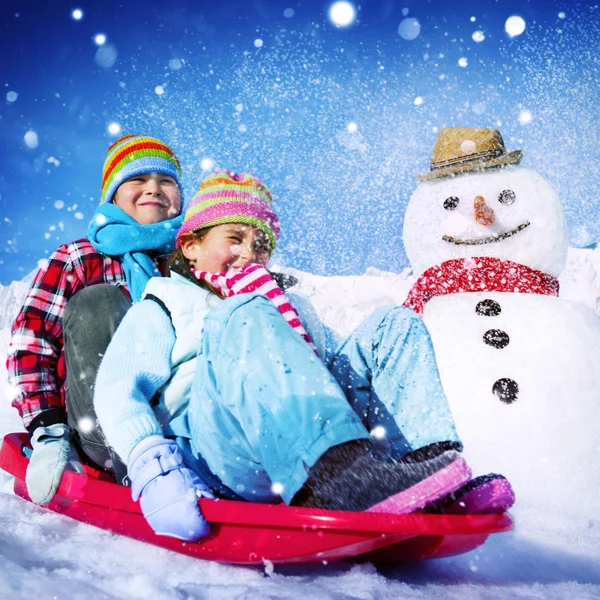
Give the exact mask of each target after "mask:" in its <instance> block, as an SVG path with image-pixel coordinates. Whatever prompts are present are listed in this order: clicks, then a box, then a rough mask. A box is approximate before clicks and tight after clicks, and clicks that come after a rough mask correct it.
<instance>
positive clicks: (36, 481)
mask: <svg viewBox="0 0 600 600" xmlns="http://www.w3.org/2000/svg"><path fill="white" fill-rule="evenodd" d="M70 440H71V430H70V429H69V427H68V426H67V425H65V424H63V423H55V424H54V425H50V426H49V427H38V428H37V429H36V430H35V431H34V432H33V435H32V436H31V445H32V447H33V450H32V452H31V458H30V459H29V465H28V466H27V473H26V474H25V483H26V484H27V491H28V492H29V497H30V498H31V499H32V500H33V501H34V502H35V503H36V504H41V505H42V506H46V505H47V504H50V502H51V501H52V498H54V494H56V490H57V489H58V486H59V485H60V480H61V478H62V474H63V473H64V471H65V469H67V468H69V469H71V470H73V471H78V472H80V473H81V472H83V467H82V466H81V462H80V461H79V457H78V456H77V451H76V450H75V448H73V446H71V442H70Z"/></svg>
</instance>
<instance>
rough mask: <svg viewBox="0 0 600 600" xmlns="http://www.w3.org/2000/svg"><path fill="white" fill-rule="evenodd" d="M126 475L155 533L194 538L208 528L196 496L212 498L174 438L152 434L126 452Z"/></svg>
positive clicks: (199, 537) (185, 539)
mask: <svg viewBox="0 0 600 600" xmlns="http://www.w3.org/2000/svg"><path fill="white" fill-rule="evenodd" d="M128 473H129V478H130V479H131V495H132V497H133V499H134V500H137V499H138V498H139V497H140V496H141V497H142V498H141V500H140V506H141V508H142V512H143V513H144V516H145V517H146V520H147V521H148V523H149V524H150V527H152V529H153V530H154V532H155V533H157V534H159V535H167V536H169V537H174V538H177V539H180V540H184V541H186V542H196V541H198V540H200V539H201V538H203V537H205V536H206V535H207V534H208V532H209V529H210V527H209V524H208V523H207V522H206V520H205V519H204V517H203V516H202V513H201V512H200V507H199V506H198V498H199V497H204V498H214V496H213V494H212V492H211V491H210V490H209V489H208V487H207V486H206V485H205V484H204V483H203V482H202V480H201V479H200V478H199V477H198V476H197V475H196V474H195V473H194V472H193V471H191V470H190V469H188V468H187V467H186V466H185V465H184V463H183V456H182V454H181V450H180V449H179V446H178V445H177V443H176V442H174V441H173V440H166V439H164V438H161V437H157V436H152V437H150V438H146V439H145V440H143V441H142V442H140V443H139V444H138V445H137V446H136V447H135V448H134V449H133V451H132V452H131V455H130V456H129V468H128Z"/></svg>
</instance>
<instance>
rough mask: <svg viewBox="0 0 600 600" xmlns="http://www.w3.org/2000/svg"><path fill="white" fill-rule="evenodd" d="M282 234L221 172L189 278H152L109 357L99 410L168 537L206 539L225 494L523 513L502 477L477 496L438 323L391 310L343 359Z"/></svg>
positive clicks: (178, 263) (184, 267)
mask: <svg viewBox="0 0 600 600" xmlns="http://www.w3.org/2000/svg"><path fill="white" fill-rule="evenodd" d="M278 236H279V221H278V219H277V216H276V214H275V213H274V211H273V208H272V205H271V195H270V193H269V190H268V189H267V187H266V186H265V184H264V183H262V182H261V181H260V180H259V179H257V178H255V177H253V176H251V175H248V174H245V173H242V174H241V175H236V174H235V173H231V172H217V173H214V174H212V175H209V176H208V177H207V178H206V179H205V180H204V181H203V182H202V184H201V186H200V189H199V191H198V193H197V195H196V197H195V198H194V199H193V200H192V202H191V204H190V207H189V208H188V210H187V212H186V215H185V219H184V223H183V226H182V227H181V229H180V230H179V232H178V235H177V246H178V249H177V251H176V252H175V254H174V256H173V257H172V260H171V278H170V279H152V280H151V281H150V282H149V284H148V285H147V287H146V290H145V292H144V296H143V300H142V301H141V302H139V303H138V304H136V305H134V306H133V308H132V309H131V310H130V311H129V312H128V313H127V315H126V316H125V318H124V319H123V321H122V322H121V325H120V326H119V328H118V330H117V332H116V333H115V335H114V338H113V341H112V342H111V344H110V346H109V348H108V350H107V352H106V355H105V357H104V359H103V361H102V364H101V366H100V370H99V374H98V378H97V381H96V390H95V398H94V406H95V409H96V412H97V415H98V418H99V420H100V423H101V425H102V428H103V430H104V433H105V435H106V437H107V439H108V442H109V444H110V445H111V446H112V447H113V448H114V450H115V451H116V452H117V454H118V455H119V456H120V457H121V459H122V460H123V461H124V462H125V463H126V464H127V466H128V473H129V477H130V479H131V483H132V494H133V498H134V499H136V500H137V499H138V498H140V497H141V507H142V511H143V513H144V515H145V516H146V519H147V520H148V522H149V523H150V525H151V526H152V528H153V529H154V531H155V532H157V533H160V534H164V535H170V536H173V537H177V538H180V539H183V540H198V539H200V538H201V537H203V536H204V535H206V534H207V532H208V525H207V524H206V522H205V521H204V519H203V518H202V515H201V513H200V510H199V507H198V502H197V496H205V497H212V496H213V494H216V495H218V496H220V497H226V498H230V499H238V500H240V499H244V500H250V501H257V502H276V501H279V499H283V500H284V502H286V503H287V504H293V505H298V506H307V507H320V508H326V509H337V510H353V511H363V510H372V511H391V512H397V513H404V512H411V511H414V510H417V509H422V508H425V507H428V508H429V509H431V507H432V506H433V507H435V508H436V509H437V510H439V509H440V508H444V507H446V505H450V504H452V503H455V505H456V503H457V502H458V499H457V498H458V497H459V496H460V501H461V502H462V503H463V504H465V499H467V498H474V497H475V496H477V495H478V494H479V496H480V492H481V491H482V490H483V489H486V490H488V491H490V490H491V491H492V492H493V494H491V495H490V499H489V500H488V501H487V502H486V503H482V502H479V503H473V502H471V503H470V507H471V508H472V509H473V508H474V509H475V510H479V511H483V510H498V509H505V508H506V507H507V506H509V505H510V504H512V501H513V497H512V490H511V489H510V486H509V484H508V482H506V480H505V479H504V478H502V477H500V476H491V477H489V478H488V479H486V480H485V481H483V480H474V482H470V483H468V482H469V480H470V476H471V473H470V470H469V468H468V466H467V465H466V463H465V461H464V459H462V458H461V457H460V450H461V444H460V441H459V439H458V437H457V435H456V431H455V428H454V423H453V420H452V417H451V415H450V412H449V409H448V406H447V404H446V400H445V398H444V395H443V392H442V390H441V386H440V382H439V377H438V374H437V369H436V365H435V360H434V357H433V351H432V347H431V342H430V340H429V337H428V335H427V332H426V330H425V328H424V326H423V324H422V322H421V320H420V319H419V318H418V317H417V316H416V315H415V314H414V313H412V312H411V311H409V310H407V309H403V308H392V309H385V310H379V311H376V313H374V314H373V315H372V316H371V317H370V318H369V319H367V320H366V321H365V323H364V324H363V325H362V326H361V327H360V328H358V330H357V331H356V332H355V333H354V334H353V335H352V336H350V338H349V339H348V340H347V341H346V342H345V343H344V344H343V345H342V346H341V347H340V349H339V350H338V351H337V352H335V353H334V354H333V355H332V356H328V354H327V348H326V347H325V333H324V330H323V326H322V325H321V323H320V321H319V319H318V317H317V316H316V314H315V312H314V311H313V310H312V309H311V307H310V305H309V304H308V303H307V302H306V301H303V300H302V299H301V298H299V297H297V296H295V295H293V294H287V295H284V294H283V292H282V291H281V289H280V288H279V287H278V286H277V285H276V284H275V282H274V280H273V279H272V277H271V275H270V274H269V272H268V271H267V270H266V266H267V263H268V260H269V257H270V256H271V254H272V253H273V250H274V249H275V245H276V243H277V239H278ZM321 359H323V360H326V361H327V362H328V364H329V366H330V369H331V370H328V368H327V367H326V366H325V364H324V362H323V360H321ZM373 429H376V431H378V432H382V431H383V432H385V442H386V443H385V445H376V444H375V442H374V441H373V438H372V437H371V435H370V433H369V432H370V431H372V430H373ZM465 484H467V485H466V486H465ZM473 490H475V492H477V494H475V495H474V494H473ZM452 494H453V495H452ZM479 496H478V497H479ZM435 503H437V504H435ZM440 503H441V504H440Z"/></svg>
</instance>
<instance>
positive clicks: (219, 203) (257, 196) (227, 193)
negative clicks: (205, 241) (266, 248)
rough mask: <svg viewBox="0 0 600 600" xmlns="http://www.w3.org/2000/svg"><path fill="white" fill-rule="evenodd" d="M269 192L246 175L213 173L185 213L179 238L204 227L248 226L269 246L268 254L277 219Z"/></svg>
mask: <svg viewBox="0 0 600 600" xmlns="http://www.w3.org/2000/svg"><path fill="white" fill-rule="evenodd" d="M272 202H273V199H272V197H271V192H270V191H269V188H268V187H267V186H266V185H265V184H264V183H263V182H262V181H261V180H260V179H258V177H253V176H252V175H250V174H249V173H240V174H239V175H238V174H237V173H234V172H233V171H216V172H215V173H212V174H210V175H208V177H206V178H205V179H204V181H203V182H202V183H201V184H200V189H199V190H198V191H197V192H196V195H195V196H194V198H193V200H192V201H191V202H190V205H189V207H188V209H187V211H186V213H185V217H184V220H183V225H182V226H181V229H180V230H179V232H178V233H177V242H176V244H177V246H179V242H180V238H181V236H182V235H184V234H186V233H190V232H192V231H195V230H197V229H202V228H204V227H213V226H215V225H223V224H225V223H247V224H248V225H253V226H254V227H256V228H257V229H259V230H260V231H262V232H263V233H264V234H265V235H266V236H267V237H268V238H269V241H270V242H271V254H272V253H273V251H274V250H275V246H276V245H277V240H278V238H279V228H280V226H279V218H278V217H277V215H276V214H275V211H274V210H273V206H272Z"/></svg>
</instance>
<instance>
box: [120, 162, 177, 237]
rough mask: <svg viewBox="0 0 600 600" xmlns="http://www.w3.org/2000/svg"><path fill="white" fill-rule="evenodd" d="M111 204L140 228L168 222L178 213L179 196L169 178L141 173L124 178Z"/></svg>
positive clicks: (172, 181) (162, 174) (173, 182)
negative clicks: (133, 220) (132, 219)
mask: <svg viewBox="0 0 600 600" xmlns="http://www.w3.org/2000/svg"><path fill="white" fill-rule="evenodd" d="M113 204H115V205H116V206H118V207H119V208H120V209H121V210H122V211H123V212H125V213H127V214H128V215H129V216H130V217H133V218H134V219H135V220H136V221H137V222H138V223H139V224H140V225H150V224H152V223H160V222H161V221H166V220H167V219H172V218H173V217H176V216H177V215H178V214H179V211H180V210H181V193H180V191H179V186H178V185H177V182H176V181H175V179H173V177H171V176H169V175H165V174H164V173H145V174H143V175H135V176H134V177H131V178H130V179H126V180H125V181H124V182H123V183H122V184H121V185H120V186H119V187H118V188H117V191H116V192H115V195H114V197H113Z"/></svg>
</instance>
